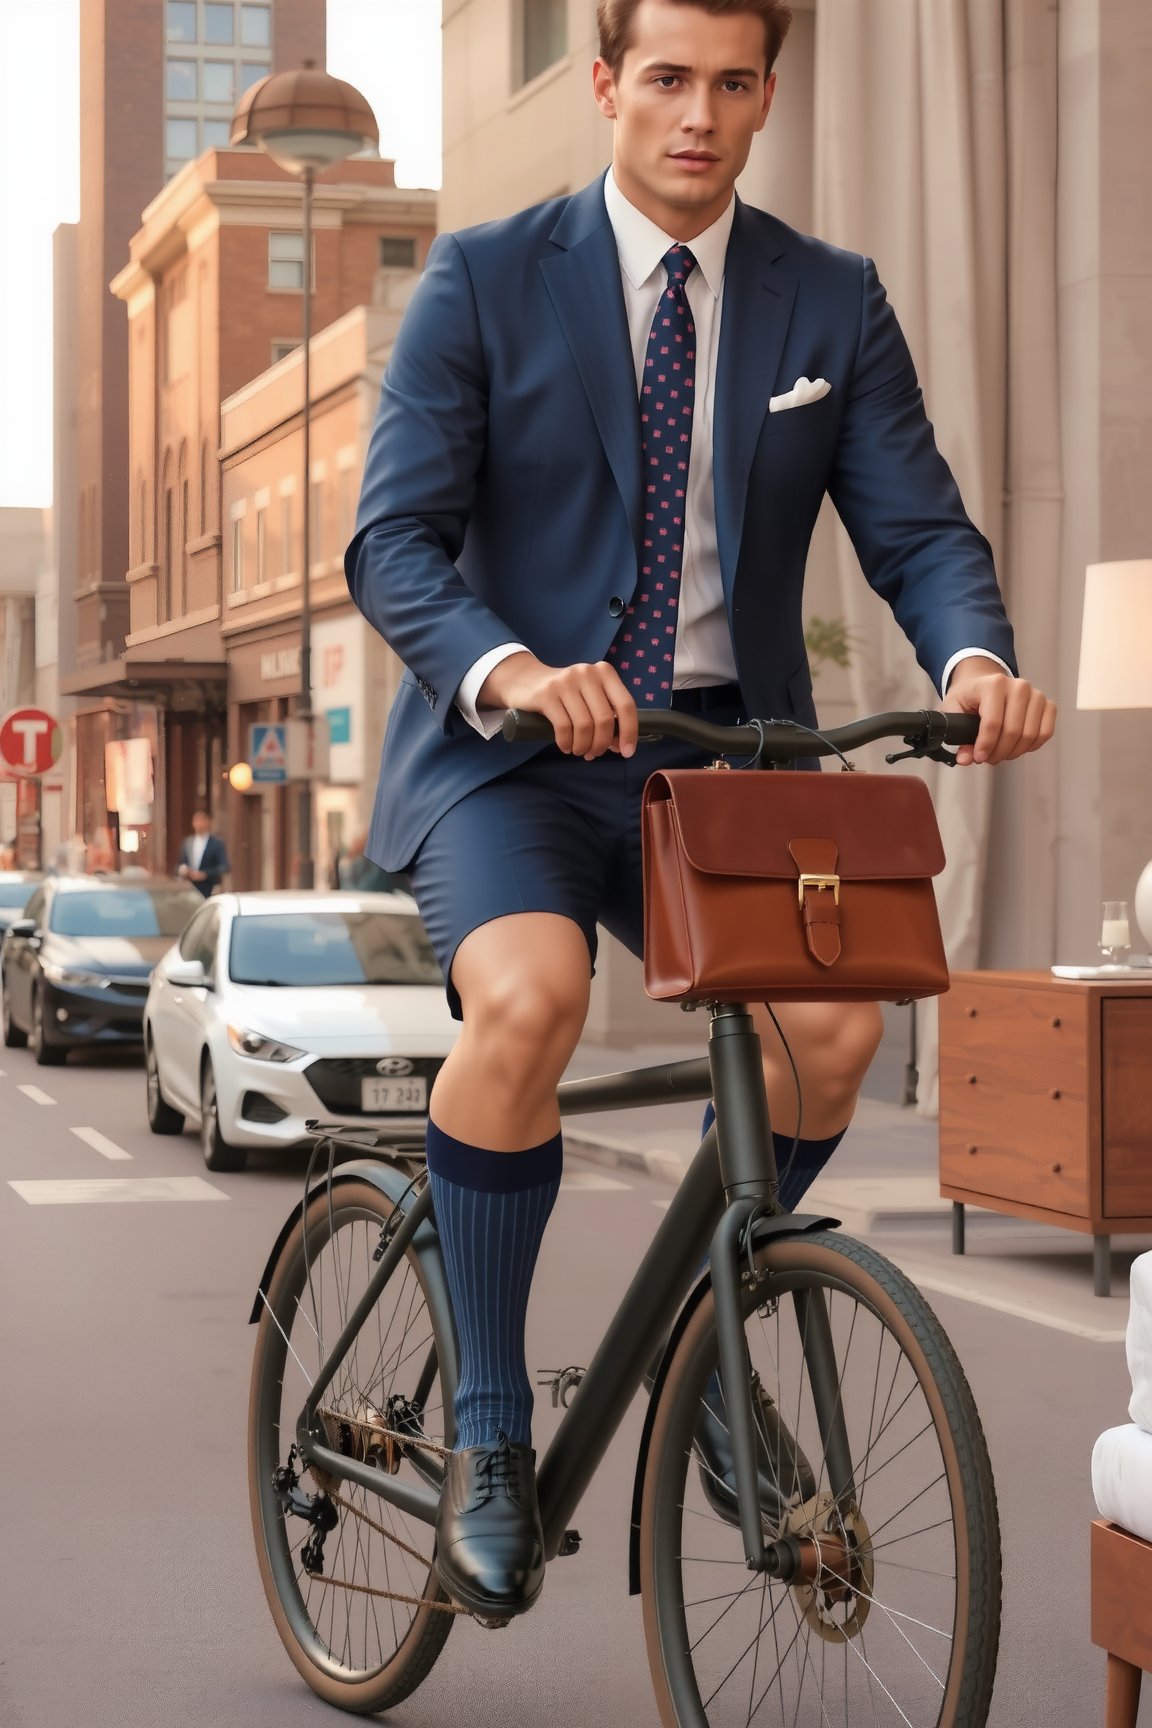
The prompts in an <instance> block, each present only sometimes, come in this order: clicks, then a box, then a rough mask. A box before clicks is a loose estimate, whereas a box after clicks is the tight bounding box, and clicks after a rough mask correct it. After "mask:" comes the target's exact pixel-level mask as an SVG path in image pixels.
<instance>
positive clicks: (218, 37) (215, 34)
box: [204, 0, 236, 48]
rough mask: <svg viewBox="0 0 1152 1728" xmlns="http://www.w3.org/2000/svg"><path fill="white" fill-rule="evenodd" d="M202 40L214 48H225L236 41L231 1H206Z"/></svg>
mask: <svg viewBox="0 0 1152 1728" xmlns="http://www.w3.org/2000/svg"><path fill="white" fill-rule="evenodd" d="M204 40H205V42H210V43H211V44H212V46H213V47H214V48H223V47H227V46H228V45H229V44H230V43H232V42H235V40H236V10H235V7H234V6H233V5H232V3H231V0H228V3H227V4H222V0H206V4H205V7H204Z"/></svg>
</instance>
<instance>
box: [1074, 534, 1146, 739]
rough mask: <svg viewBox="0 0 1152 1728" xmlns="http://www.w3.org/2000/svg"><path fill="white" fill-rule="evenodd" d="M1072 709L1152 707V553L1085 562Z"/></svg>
mask: <svg viewBox="0 0 1152 1728" xmlns="http://www.w3.org/2000/svg"><path fill="white" fill-rule="evenodd" d="M1076 706H1077V708H1152V558H1128V559H1124V560H1121V561H1120V562H1117V563H1114V564H1089V566H1088V575H1087V580H1086V582H1085V584H1084V620H1083V624H1082V627H1081V635H1080V682H1079V686H1078V688H1077V691H1076Z"/></svg>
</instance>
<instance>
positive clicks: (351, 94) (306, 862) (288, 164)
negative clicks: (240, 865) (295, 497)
mask: <svg viewBox="0 0 1152 1728" xmlns="http://www.w3.org/2000/svg"><path fill="white" fill-rule="evenodd" d="M229 142H230V143H232V144H254V145H256V147H257V148H258V149H260V150H263V151H264V154H265V155H266V156H269V157H271V159H272V161H273V162H275V163H277V164H278V166H279V167H281V168H284V169H286V170H287V172H288V173H289V174H294V175H296V177H297V178H298V179H299V180H301V181H302V182H303V188H304V263H303V274H304V283H303V287H304V309H303V320H302V325H303V334H302V345H303V349H304V409H303V437H304V507H303V511H302V515H303V533H304V551H303V559H302V562H301V567H300V569H301V576H300V706H299V718H300V719H301V720H303V721H304V723H305V726H306V727H307V728H308V733H309V738H310V739H311V734H312V722H313V714H312V582H311V576H312V568H311V566H312V423H311V422H312V189H313V186H314V184H315V181H316V176H317V174H321V173H323V171H324V170H325V168H334V167H336V166H337V164H338V163H341V162H344V161H346V160H347V159H348V157H349V156H354V155H355V154H356V153H357V151H359V150H367V149H370V148H378V146H379V143H380V133H379V129H378V127H377V125H376V118H375V116H374V114H373V113H372V110H371V108H370V107H369V106H368V103H367V102H366V101H365V99H364V97H363V96H361V94H360V92H359V91H358V90H356V89H354V88H353V86H352V85H351V84H346V83H345V82H344V80H343V79H342V78H333V76H332V75H331V73H330V72H325V71H322V70H321V69H320V68H319V67H317V66H316V64H315V62H314V61H311V60H306V61H305V62H304V65H303V66H302V67H301V68H300V70H299V71H296V72H274V73H272V75H271V76H270V77H268V78H262V79H261V80H260V82H259V83H258V84H253V86H252V88H251V89H250V90H247V91H245V93H244V95H243V97H242V98H241V100H240V105H239V107H238V108H237V110H236V113H235V114H234V116H233V119H232V132H231V137H230V139H229ZM309 755H310V758H311V752H310V753H309ZM309 766H311V760H310V762H309ZM297 809H298V815H299V841H298V851H299V855H300V887H301V888H311V887H312V886H313V883H314V881H315V863H314V860H313V856H312V782H311V780H310V779H305V780H302V781H301V783H300V793H299V800H298V806H297Z"/></svg>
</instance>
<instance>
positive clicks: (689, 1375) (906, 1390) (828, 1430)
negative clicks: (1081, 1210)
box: [640, 1232, 1000, 1728]
mask: <svg viewBox="0 0 1152 1728" xmlns="http://www.w3.org/2000/svg"><path fill="white" fill-rule="evenodd" d="M756 1266H757V1270H758V1272H759V1273H760V1274H761V1275H762V1281H760V1282H758V1283H757V1284H756V1285H755V1287H754V1288H752V1287H748V1286H745V1290H744V1305H745V1316H746V1317H745V1336H746V1339H747V1342H748V1350H749V1357H750V1362H751V1369H752V1375H753V1393H754V1397H753V1409H754V1411H755V1413H756V1420H757V1434H758V1451H759V1455H760V1458H759V1469H760V1477H761V1483H762V1486H761V1504H762V1522H763V1528H764V1534H765V1540H766V1541H777V1540H780V1539H782V1538H793V1539H795V1541H796V1542H797V1543H798V1545H799V1547H798V1550H797V1552H800V1553H803V1554H804V1556H805V1566H804V1569H803V1571H802V1572H801V1573H798V1574H797V1575H796V1577H795V1579H794V1581H793V1582H792V1583H783V1582H780V1581H778V1580H775V1579H772V1578H770V1577H768V1576H767V1575H766V1574H763V1573H758V1572H749V1571H748V1569H747V1566H746V1562H745V1559H744V1549H743V1544H742V1542H741V1538H740V1531H739V1528H738V1527H737V1525H736V1520H735V1512H734V1508H733V1507H732V1506H731V1504H730V1503H727V1504H726V1502H725V1498H724V1495H723V1494H722V1493H721V1492H719V1491H718V1484H717V1482H716V1480H715V1478H712V1479H711V1480H710V1479H709V1475H708V1470H707V1466H706V1464H705V1463H704V1461H703V1458H702V1456H701V1454H700V1453H699V1452H698V1451H697V1450H696V1449H694V1446H693V1436H694V1432H695V1430H696V1427H697V1424H698V1422H699V1420H700V1413H701V1403H702V1399H703V1398H704V1396H705V1393H706V1392H708V1393H709V1402H710V1403H711V1404H712V1405H713V1406H715V1404H716V1401H717V1400H716V1383H715V1381H713V1380H712V1375H713V1373H714V1371H715V1369H716V1366H717V1341H716V1328H715V1310H714V1306H713V1300H712V1296H711V1293H710V1292H709V1293H708V1294H707V1295H706V1296H705V1297H704V1298H703V1299H702V1300H701V1302H700V1304H699V1306H698V1307H697V1309H696V1311H695V1313H694V1314H693V1316H692V1319H691V1320H690V1322H689V1324H688V1326H687V1328H686V1329H685V1332H684V1334H683V1336H682V1338H681V1339H680V1341H679V1344H678V1345H677V1348H676V1351H675V1355H674V1357H673V1359H672V1361H671V1363H670V1364H669V1370H668V1374H667V1377H666V1379H665V1382H664V1385H663V1388H662V1391H661V1395H660V1402H659V1407H658V1409H657V1412H656V1416H655V1422H654V1427H653V1432H652V1443H651V1451H650V1456H649V1461H648V1468H647V1474H646V1478H645V1487H644V1495H643V1502H642V1509H641V1527H640V1543H641V1549H640V1560H641V1574H640V1576H641V1590H642V1593H643V1598H644V1624H645V1634H646V1639H647V1645H648V1656H649V1662H650V1665H651V1668H652V1676H653V1682H654V1685H655V1688H656V1695H657V1699H658V1703H659V1707H660V1713H661V1720H662V1721H663V1723H664V1724H665V1728H747V1724H749V1723H752V1722H753V1721H755V1722H762V1721H768V1722H771V1721H774V1720H775V1719H776V1717H777V1715H779V1717H780V1720H781V1722H785V1723H788V1724H789V1725H790V1728H806V1725H809V1724H810V1725H811V1728H824V1725H826V1724H828V1723H837V1722H844V1723H847V1722H852V1723H861V1724H863V1723H868V1724H870V1725H872V1728H984V1724H985V1722H986V1721H987V1715H988V1708H989V1704H990V1702H991V1697H992V1683H993V1679H994V1676H995V1671H996V1655H997V1648H998V1643H999V1628H1000V1540H999V1529H998V1525H997V1518H996V1497H995V1488H994V1485H993V1480H992V1470H991V1465H990V1463H989V1460H988V1452H987V1447H986V1444H985V1441H984V1435H983V1431H982V1429H981V1426H980V1420H979V1417H978V1415H977V1412H976V1406H975V1404H974V1402H973V1399H972V1394H971V1392H970V1390H969V1387H968V1384H967V1381H966V1380H965V1378H964V1373H963V1370H962V1369H961V1367H960V1364H959V1361H958V1360H957V1358H956V1354H955V1352H954V1351H953V1349H952V1347H951V1345H950V1344H949V1342H948V1339H947V1337H946V1336H945V1334H944V1331H943V1329H942V1327H941V1326H940V1323H939V1321H938V1320H937V1319H936V1316H935V1315H934V1314H933V1312H932V1310H931V1309H930V1308H929V1307H928V1304H927V1303H926V1302H925V1301H924V1298H923V1297H922V1296H921V1295H920V1293H919V1291H918V1290H917V1289H916V1288H915V1286H914V1285H912V1284H911V1283H910V1282H909V1281H908V1279H907V1278H905V1277H904V1275H903V1274H902V1273H901V1272H899V1271H898V1270H897V1268H896V1267H894V1266H893V1265H891V1264H890V1263H889V1262H888V1261H886V1260H884V1259H883V1258H882V1256H880V1255H879V1254H876V1253H875V1252H873V1250H871V1249H870V1248H868V1247H866V1246H865V1245H864V1244H862V1243H859V1242H855V1241H852V1240H851V1239H849V1238H846V1237H841V1236H839V1235H836V1234H833V1233H831V1232H819V1233H813V1234H812V1235H810V1236H796V1237H787V1238H784V1239H783V1240H777V1241H775V1242H773V1243H772V1244H770V1245H766V1246H764V1247H763V1248H761V1249H760V1250H759V1251H758V1252H757V1255H756ZM818 1411H819V1412H820V1413H819V1414H818ZM837 1430H838V1434H839V1445H840V1451H839V1454H837V1451H836V1444H837V1442H836V1439H835V1438H832V1439H831V1441H830V1440H829V1436H830V1435H834V1433H835V1432H836V1431H837ZM845 1440H846V1442H847V1447H846V1455H847V1457H849V1458H850V1460H851V1466H852V1468H851V1484H852V1485H851V1487H846V1486H845V1481H846V1478H843V1476H842V1465H841V1467H840V1472H839V1473H838V1470H837V1466H836V1465H835V1463H834V1464H833V1465H832V1466H831V1468H830V1466H829V1463H828V1459H829V1457H832V1458H833V1459H834V1460H835V1459H836V1457H837V1456H839V1457H840V1458H841V1459H843V1457H844V1456H845V1445H844V1442H845ZM833 1489H835V1492H833ZM773 1490H775V1491H773Z"/></svg>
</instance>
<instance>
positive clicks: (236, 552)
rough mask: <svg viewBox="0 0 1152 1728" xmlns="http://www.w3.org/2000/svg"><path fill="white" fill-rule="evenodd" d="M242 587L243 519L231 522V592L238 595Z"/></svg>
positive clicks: (239, 518) (240, 517)
mask: <svg viewBox="0 0 1152 1728" xmlns="http://www.w3.org/2000/svg"><path fill="white" fill-rule="evenodd" d="M243 586H244V518H243V516H237V517H235V518H234V519H233V522H232V592H233V594H239V593H240V591H241V589H242V588H243Z"/></svg>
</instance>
